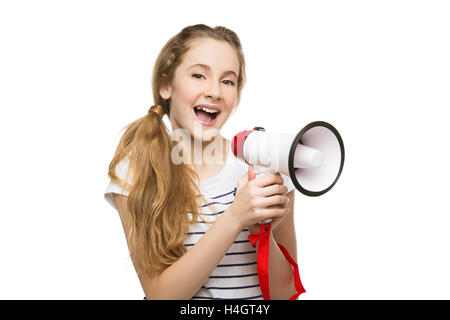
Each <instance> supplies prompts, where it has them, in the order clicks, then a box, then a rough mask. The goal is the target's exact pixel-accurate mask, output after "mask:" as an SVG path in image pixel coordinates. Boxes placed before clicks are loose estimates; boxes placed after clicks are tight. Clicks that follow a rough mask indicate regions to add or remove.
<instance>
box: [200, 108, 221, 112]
mask: <svg viewBox="0 0 450 320" xmlns="http://www.w3.org/2000/svg"><path fill="white" fill-rule="evenodd" d="M195 108H197V109H202V110H203V111H205V112H209V113H217V112H219V110H214V109H209V108H206V107H195Z"/></svg>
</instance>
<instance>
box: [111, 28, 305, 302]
mask: <svg viewBox="0 0 450 320" xmlns="http://www.w3.org/2000/svg"><path fill="white" fill-rule="evenodd" d="M244 83H245V61H244V55H243V52H242V47H241V44H240V40H239V38H238V36H237V35H236V34H235V33H234V32H233V31H231V30H229V29H227V28H224V27H215V28H210V27H208V26H206V25H203V24H198V25H193V26H189V27H186V28H184V29H183V30H182V31H181V32H179V33H178V34H177V35H175V36H174V37H172V38H171V39H170V40H169V41H168V42H167V43H166V45H165V46H164V47H163V48H162V50H161V52H160V54H159V56H158V58H157V60H156V63H155V67H154V71H153V79H152V86H153V97H154V101H155V102H156V104H155V105H154V106H152V107H151V108H150V110H149V112H148V114H147V115H145V116H144V117H142V118H140V119H138V120H136V121H134V122H133V123H131V124H129V125H128V126H127V127H126V131H125V133H124V135H123V136H122V138H121V140H120V142H119V145H118V147H117V150H116V152H115V155H114V157H113V159H112V161H111V163H110V166H109V172H108V175H109V177H110V178H111V180H110V183H109V185H108V187H107V190H106V191H105V199H106V200H108V202H109V203H110V204H111V205H112V206H114V208H116V209H117V211H118V212H119V215H120V219H121V221H122V225H123V229H124V232H125V235H126V240H127V244H128V248H129V251H130V256H131V259H132V262H133V265H134V267H135V269H136V272H137V274H138V278H139V281H140V283H141V285H142V288H143V290H144V293H145V296H146V299H227V298H228V299H229V298H232V299H262V294H261V289H260V286H259V282H258V274H257V265H256V258H257V257H256V252H257V249H255V248H253V247H252V246H251V244H250V242H249V240H248V235H249V234H250V233H257V232H258V231H259V227H258V222H259V221H261V220H263V219H267V218H273V221H272V228H271V229H272V233H271V235H270V251H269V252H270V253H269V254H270V256H269V283H270V292H271V297H272V298H273V299H287V298H289V297H290V296H292V294H293V293H295V292H296V290H295V287H294V283H293V271H292V269H291V266H290V264H289V263H288V261H287V260H286V259H285V258H284V256H283V254H282V253H281V252H280V249H279V248H278V246H277V245H276V242H275V241H277V242H279V243H281V244H282V245H283V246H284V247H285V248H286V249H287V250H288V251H289V253H290V254H291V256H292V257H293V259H294V260H296V238H295V230H294V220H293V211H294V191H293V190H294V186H293V184H292V182H291V181H290V179H289V178H288V177H286V176H284V175H283V176H282V175H280V174H271V175H267V176H259V177H255V174H254V171H253V167H252V166H248V165H247V164H245V163H243V162H241V161H240V160H237V159H235V157H234V156H233V155H232V153H231V152H230V151H231V150H230V141H229V140H227V139H225V138H224V137H222V135H221V134H220V129H221V128H222V126H223V125H224V124H225V122H226V121H227V120H228V118H229V117H230V115H231V113H232V112H233V111H235V109H236V108H237V106H238V104H239V100H240V96H241V91H242V88H243V86H244ZM165 115H167V116H168V118H169V120H170V123H171V126H172V136H171V133H170V132H169V130H168V128H167V127H166V126H165V124H164V122H163V120H162V119H163V117H164V116H165ZM175 133H177V134H178V135H179V136H180V137H182V138H183V139H181V140H182V141H178V143H175V141H173V140H172V139H173V137H174V135H175ZM192 146H197V147H198V146H200V154H201V156H202V157H201V159H200V160H201V161H198V158H199V157H198V149H199V148H197V149H196V148H195V147H194V148H193V147H192ZM175 147H177V148H175ZM213 147H214V148H213ZM175 151H176V152H175ZM180 151H181V154H182V159H183V160H182V161H179V160H180ZM211 156H212V160H210V161H205V159H206V158H208V159H211ZM202 159H203V160H202Z"/></svg>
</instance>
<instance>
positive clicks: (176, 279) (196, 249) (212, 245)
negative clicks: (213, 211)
mask: <svg viewBox="0 0 450 320" xmlns="http://www.w3.org/2000/svg"><path fill="white" fill-rule="evenodd" d="M114 202H115V203H116V207H117V210H118V211H119V214H120V218H121V221H122V226H123V229H124V232H125V235H128V232H129V230H130V229H129V228H130V223H129V221H130V213H129V211H128V208H127V197H126V196H122V195H116V194H115V195H114ZM235 221H236V220H235V219H233V218H232V217H231V216H230V214H229V212H228V210H227V211H225V212H224V213H223V214H222V215H221V216H220V217H219V218H218V219H217V220H216V222H215V223H214V224H213V225H212V226H211V228H210V229H209V230H208V231H207V232H206V233H205V234H204V235H203V236H202V237H201V238H200V240H199V241H198V242H197V243H196V244H195V245H194V246H193V247H192V248H191V249H190V250H188V251H187V252H186V254H184V255H183V256H182V257H181V258H180V259H178V261H177V262H175V263H174V264H173V265H171V266H170V267H168V268H167V269H166V270H164V271H163V272H162V273H161V274H160V275H159V276H155V277H147V276H145V275H144V274H143V272H142V268H141V266H140V264H139V261H137V259H135V258H134V257H133V254H132V253H131V252H130V253H131V259H132V261H133V265H134V267H135V269H136V272H137V274H138V277H139V281H140V283H141V286H142V288H143V290H144V293H145V295H146V297H147V299H167V300H169V299H171V300H172V299H178V300H182V299H183V300H184V299H191V298H192V297H193V296H194V294H195V293H196V292H197V291H198V290H199V289H200V288H201V286H202V285H203V284H204V283H205V282H206V280H207V279H208V277H209V275H210V274H211V273H212V272H213V271H214V269H215V268H216V266H217V265H218V264H219V262H220V260H221V259H222V258H223V257H224V255H225V253H226V252H227V251H228V249H229V248H230V247H231V245H232V244H233V242H234V240H235V239H236V238H237V237H238V235H239V233H240V232H241V228H240V226H239V225H238V224H237V223H236V222H235ZM128 241H129V240H128V237H127V244H128V248H130V247H129V242H128ZM205 257H207V259H205Z"/></svg>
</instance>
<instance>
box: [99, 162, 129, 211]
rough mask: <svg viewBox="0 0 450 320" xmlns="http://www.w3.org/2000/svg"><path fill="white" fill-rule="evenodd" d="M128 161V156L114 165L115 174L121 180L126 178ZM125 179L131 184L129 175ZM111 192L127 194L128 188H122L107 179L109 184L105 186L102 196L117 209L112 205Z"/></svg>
mask: <svg viewBox="0 0 450 320" xmlns="http://www.w3.org/2000/svg"><path fill="white" fill-rule="evenodd" d="M129 162H130V161H129V159H128V157H125V158H124V159H122V160H121V161H120V162H119V163H118V164H117V165H116V175H117V176H118V177H119V178H120V179H122V180H125V178H126V175H127V171H128V165H129ZM126 181H127V182H128V183H129V184H132V180H131V177H128V178H127V180H126ZM113 193H117V194H121V195H124V196H128V195H129V190H127V189H125V188H122V187H121V186H120V185H119V184H118V183H116V182H114V181H112V180H111V179H109V184H108V186H107V187H106V190H105V194H104V197H105V200H106V201H108V202H109V204H110V205H111V206H113V207H114V208H115V209H117V208H116V206H115V205H114V201H113V195H112V194H113Z"/></svg>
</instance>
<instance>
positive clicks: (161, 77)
mask: <svg viewBox="0 0 450 320" xmlns="http://www.w3.org/2000/svg"><path fill="white" fill-rule="evenodd" d="M199 38H212V39H215V40H219V41H225V42H227V43H229V44H230V45H231V46H232V48H234V49H235V52H236V54H237V57H238V60H239V65H240V67H239V77H238V82H237V104H239V101H240V96H241V91H242V88H243V86H244V84H245V80H246V76H245V60H244V54H243V51H242V47H241V43H240V40H239V38H238V36H237V35H236V33H234V32H233V31H231V30H229V29H227V28H225V27H221V26H216V27H215V28H211V27H209V26H206V25H204V24H197V25H192V26H188V27H186V28H184V29H183V30H181V31H180V32H179V33H178V34H176V35H175V36H173V37H172V38H171V39H169V41H168V42H167V43H166V44H165V45H164V47H163V48H162V49H161V52H160V53H159V55H158V57H157V59H156V62H155V66H154V70H153V78H152V90H153V100H154V102H155V104H154V105H153V106H152V107H151V108H150V110H149V111H148V113H147V114H146V115H145V116H143V117H141V118H139V119H137V120H136V121H134V122H132V123H130V124H129V125H127V126H126V127H125V128H124V129H126V130H125V133H124V134H123V136H122V137H121V139H120V141H119V145H118V146H117V149H116V151H115V154H114V157H113V159H112V161H111V163H110V165H109V171H108V175H109V177H110V178H111V179H112V180H113V181H114V182H116V183H118V184H119V185H121V186H122V187H123V188H125V189H127V190H129V196H128V200H127V206H128V209H129V212H130V214H131V217H130V218H131V227H130V233H129V234H128V235H127V237H128V241H129V244H130V253H131V255H132V256H133V257H134V258H135V259H137V260H138V261H139V264H140V265H141V267H142V268H143V271H144V272H145V273H146V274H152V275H153V276H154V275H158V274H160V273H161V272H162V271H164V270H165V269H166V268H167V267H169V266H170V265H172V264H173V263H174V262H176V261H177V260H178V259H179V258H180V257H181V256H182V255H183V254H184V253H185V252H186V249H185V247H184V246H183V240H184V238H185V236H186V235H187V230H188V224H189V223H191V222H193V221H196V220H197V218H198V217H201V216H200V214H199V203H198V198H199V197H200V198H203V197H202V196H201V192H200V190H199V188H198V186H197V184H196V182H195V181H196V180H199V177H198V175H197V173H196V172H195V171H194V170H193V169H191V168H190V167H189V166H187V165H186V164H184V163H181V164H174V163H173V162H172V161H171V159H170V154H171V151H172V148H173V147H174V146H175V142H174V141H171V138H170V131H169V130H168V128H167V127H166V125H165V124H164V122H163V121H162V118H163V117H164V115H166V114H167V115H168V116H169V115H170V99H168V100H164V99H163V98H162V97H161V96H160V94H159V90H160V88H161V87H163V86H165V85H168V84H171V83H172V81H173V79H174V76H175V70H176V68H177V67H178V66H179V65H180V63H181V62H182V58H183V55H184V54H185V53H186V52H187V51H189V49H190V46H189V41H191V40H194V39H199ZM126 157H128V158H129V166H128V172H127V177H128V176H130V175H131V177H132V184H131V185H130V184H129V183H128V182H127V178H125V180H122V179H120V178H119V177H118V176H117V175H116V172H115V168H116V165H117V164H118V163H119V162H120V161H121V160H123V159H125V158H126ZM189 211H190V212H191V214H192V220H191V219H189V215H188V212H189Z"/></svg>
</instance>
